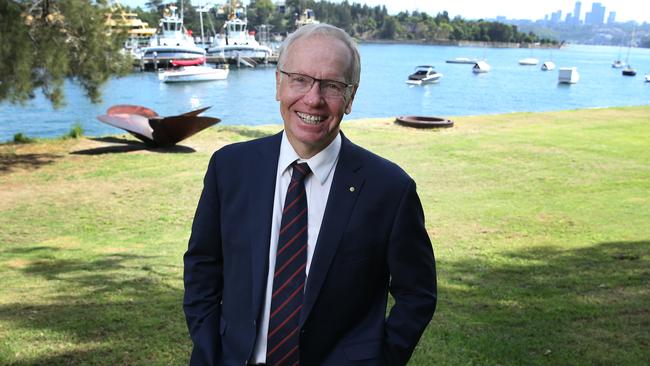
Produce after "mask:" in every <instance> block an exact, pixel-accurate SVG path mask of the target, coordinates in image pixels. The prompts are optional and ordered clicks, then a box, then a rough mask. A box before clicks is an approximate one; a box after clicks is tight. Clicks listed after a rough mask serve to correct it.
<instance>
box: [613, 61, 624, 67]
mask: <svg viewBox="0 0 650 366" xmlns="http://www.w3.org/2000/svg"><path fill="white" fill-rule="evenodd" d="M623 66H625V62H623V61H621V60H616V61H614V62H613V63H612V67H613V68H615V69H621V68H623Z"/></svg>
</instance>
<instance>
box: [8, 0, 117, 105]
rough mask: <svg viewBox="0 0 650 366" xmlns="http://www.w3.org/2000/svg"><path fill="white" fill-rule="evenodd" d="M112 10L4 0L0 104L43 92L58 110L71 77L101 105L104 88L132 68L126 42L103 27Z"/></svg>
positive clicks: (60, 1) (82, 2)
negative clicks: (66, 82) (114, 77)
mask: <svg viewBox="0 0 650 366" xmlns="http://www.w3.org/2000/svg"><path fill="white" fill-rule="evenodd" d="M108 11H109V8H108V7H107V6H106V4H105V1H96V2H94V1H90V0H2V1H0V59H2V60H3V61H2V63H0V101H2V100H8V101H10V102H12V103H17V102H25V101H27V100H29V99H30V98H32V97H33V96H34V91H35V90H36V89H40V90H41V91H42V92H43V94H44V95H45V96H46V97H47V98H48V99H49V100H50V101H51V102H52V104H53V105H54V106H55V107H58V106H60V105H61V104H62V103H63V101H64V95H63V89H62V87H63V82H64V80H65V79H70V80H73V81H75V82H77V83H78V84H80V85H81V86H82V87H83V88H84V90H85V92H86V95H87V96H88V97H89V98H90V100H91V101H93V102H98V101H99V100H100V87H101V85H102V84H103V83H104V82H105V81H107V80H108V78H109V77H111V76H112V75H116V74H118V75H119V74H121V73H124V72H126V71H127V70H128V67H129V66H130V60H129V59H128V57H127V56H125V55H123V54H121V53H120V52H119V50H120V48H121V44H122V40H123V39H124V38H123V37H120V36H119V35H115V34H114V35H113V36H111V35H109V32H108V29H107V26H106V25H105V21H104V20H105V18H106V15H107V12H108Z"/></svg>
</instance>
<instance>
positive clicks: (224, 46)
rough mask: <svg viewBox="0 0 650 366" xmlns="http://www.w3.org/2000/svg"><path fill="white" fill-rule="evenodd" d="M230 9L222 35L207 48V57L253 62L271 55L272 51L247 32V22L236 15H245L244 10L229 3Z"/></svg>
mask: <svg viewBox="0 0 650 366" xmlns="http://www.w3.org/2000/svg"><path fill="white" fill-rule="evenodd" d="M230 8H231V9H232V10H231V12H230V14H229V15H228V20H227V21H226V22H225V23H224V25H223V28H224V31H225V32H224V34H221V35H217V37H216V38H215V41H214V43H213V44H212V45H210V47H208V55H209V56H219V57H223V58H225V59H229V60H236V59H240V58H241V57H245V58H250V59H253V60H260V59H262V60H265V59H267V58H268V57H269V56H271V54H272V50H271V49H270V48H269V47H267V46H264V45H261V44H260V43H259V42H258V41H257V40H255V35H254V33H251V32H249V31H248V20H247V19H246V18H245V15H244V16H243V18H240V17H239V16H238V14H246V12H245V11H244V9H242V8H236V7H235V6H234V4H232V3H231V6H230Z"/></svg>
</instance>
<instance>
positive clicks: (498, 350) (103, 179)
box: [0, 107, 650, 365]
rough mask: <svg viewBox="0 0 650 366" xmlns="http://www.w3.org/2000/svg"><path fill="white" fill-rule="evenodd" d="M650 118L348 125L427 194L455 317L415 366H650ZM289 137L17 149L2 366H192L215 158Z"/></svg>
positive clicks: (3, 197) (547, 116) (234, 132)
mask: <svg viewBox="0 0 650 366" xmlns="http://www.w3.org/2000/svg"><path fill="white" fill-rule="evenodd" d="M648 121H650V107H634V108H612V109H602V110H578V111H567V112H557V113H518V114H508V115H493V116H479V117H462V118H460V117H459V118H456V119H455V123H456V125H455V127H454V128H452V129H444V130H435V131H434V130H414V129H409V128H404V127H399V126H397V125H394V124H393V123H392V120H390V119H373V120H365V121H355V122H349V123H347V122H346V123H345V124H344V126H343V129H344V131H345V133H346V135H347V136H348V137H350V138H351V139H352V140H353V141H355V142H357V143H359V144H361V145H362V146H365V147H367V148H368V149H370V150H372V151H375V152H377V153H379V154H380V155H383V156H385V157H387V158H389V159H391V160H393V161H395V162H397V163H399V164H400V165H401V166H402V167H404V169H405V170H406V171H407V172H408V173H409V174H411V175H412V176H413V177H414V178H415V180H416V182H417V183H418V192H419V194H420V196H421V198H422V201H423V205H424V209H425V213H426V219H427V229H428V231H429V233H430V235H431V238H432V241H433V245H434V249H435V253H436V257H437V266H438V276H439V278H438V280H439V303H438V304H439V305H438V309H437V312H436V315H435V316H434V318H433V321H432V322H431V324H430V325H429V327H428V328H427V330H426V332H425V334H424V336H423V339H422V340H421V342H420V344H419V345H418V347H417V349H416V352H415V354H414V356H413V359H412V363H411V364H413V365H433V364H436V365H640V364H647V363H648V362H649V361H650V351H648V350H649V349H650V307H649V306H648V304H650V265H649V264H650V263H649V262H650V257H649V256H650V148H649V142H650V140H649V139H650V123H648ZM279 128H280V127H279V126H265V127H256V128H253V127H242V126H220V127H216V128H212V129H210V130H207V131H204V132H202V133H200V134H198V135H197V136H195V137H193V138H192V139H190V140H188V141H186V142H183V143H182V145H183V146H182V147H177V148H174V149H169V150H160V149H158V150H141V149H139V148H138V145H134V144H124V145H121V147H120V146H119V145H109V146H107V144H106V143H103V142H98V141H96V140H91V139H88V138H84V137H81V138H79V139H70V140H44V141H43V140H39V141H38V142H36V143H33V144H24V145H19V144H6V145H0V228H1V229H0V288H1V289H2V290H1V291H0V364H16V365H32V364H39V365H40V364H47V365H57V364H58V365H69V364H75V365H76V364H84V365H93V364H95V365H115V364H128V365H136V364H137V365H184V364H186V362H187V359H188V356H189V352H190V347H191V345H190V341H189V338H188V336H187V331H186V328H185V323H184V318H183V314H182V308H181V299H182V254H183V252H184V250H185V248H186V243H187V238H188V236H189V228H190V224H191V220H192V217H193V214H194V209H195V206H196V202H197V199H198V195H199V192H200V189H201V185H202V177H203V174H204V169H205V167H206V165H207V163H208V159H209V156H210V154H211V152H212V151H214V150H215V149H217V148H219V147H220V146H223V145H224V144H226V143H229V142H232V141H241V140H246V139H250V138H254V137H259V136H264V135H267V134H271V133H274V132H276V131H278V130H279ZM119 138H123V137H119ZM129 141H131V140H129ZM109 142H110V141H109Z"/></svg>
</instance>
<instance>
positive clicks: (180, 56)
mask: <svg viewBox="0 0 650 366" xmlns="http://www.w3.org/2000/svg"><path fill="white" fill-rule="evenodd" d="M176 9H177V8H176V6H174V5H169V6H168V7H167V8H165V11H164V12H163V17H162V18H161V19H160V30H159V33H158V34H156V35H154V36H153V37H151V40H150V41H149V44H148V46H147V47H145V48H144V49H143V50H142V59H141V67H142V68H144V69H157V68H169V67H172V66H173V65H172V63H171V62H172V61H173V60H192V59H197V58H201V57H205V50H204V49H203V48H201V47H199V46H197V45H196V44H195V43H194V40H193V39H192V37H191V36H190V35H189V34H188V32H187V31H186V29H185V27H184V26H183V17H182V15H181V16H179V15H178V14H177V13H176Z"/></svg>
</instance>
